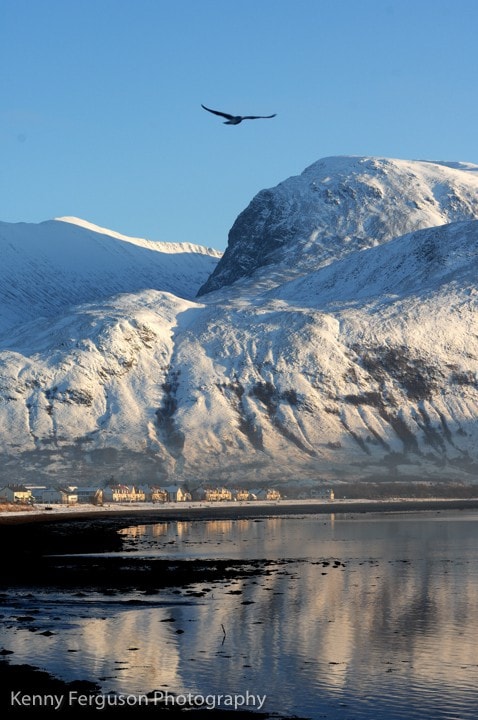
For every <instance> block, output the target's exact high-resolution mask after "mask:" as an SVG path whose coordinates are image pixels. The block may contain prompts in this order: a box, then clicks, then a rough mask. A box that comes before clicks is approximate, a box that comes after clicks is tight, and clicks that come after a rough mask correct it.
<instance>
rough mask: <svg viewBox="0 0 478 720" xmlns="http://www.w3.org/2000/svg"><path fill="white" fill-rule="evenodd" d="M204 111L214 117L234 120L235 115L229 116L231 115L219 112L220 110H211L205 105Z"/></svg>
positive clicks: (203, 106)
mask: <svg viewBox="0 0 478 720" xmlns="http://www.w3.org/2000/svg"><path fill="white" fill-rule="evenodd" d="M201 107H202V108H204V110H207V111H208V112H210V113H213V114H214V115H220V116H221V117H224V118H227V119H228V120H232V118H233V117H234V115H229V113H224V112H219V110H211V108H208V107H206V106H205V105H201Z"/></svg>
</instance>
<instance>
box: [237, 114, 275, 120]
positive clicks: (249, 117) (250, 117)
mask: <svg viewBox="0 0 478 720" xmlns="http://www.w3.org/2000/svg"><path fill="white" fill-rule="evenodd" d="M276 115H277V113H274V114H273V115H244V117H243V118H242V119H243V120H267V119H268V118H273V117H275V116H276Z"/></svg>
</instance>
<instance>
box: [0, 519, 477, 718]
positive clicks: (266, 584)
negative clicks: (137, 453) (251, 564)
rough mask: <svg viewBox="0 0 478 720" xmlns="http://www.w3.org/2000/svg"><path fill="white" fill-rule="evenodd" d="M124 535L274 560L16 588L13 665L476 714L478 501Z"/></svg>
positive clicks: (307, 707) (402, 714) (296, 702)
mask: <svg viewBox="0 0 478 720" xmlns="http://www.w3.org/2000/svg"><path fill="white" fill-rule="evenodd" d="M120 532H121V536H122V540H123V552H124V554H125V556H128V557H133V556H134V557H144V558H148V557H164V558H170V559H171V562H172V563H174V561H175V560H179V559H182V560H183V559H194V558H207V559H211V560H214V559H218V558H223V559H242V560H251V561H252V560H264V559H265V560H268V561H271V564H266V565H265V566H264V568H263V569H262V570H258V572H257V573H253V574H249V575H248V576H247V577H242V578H236V579H233V580H231V579H229V580H228V581H215V582H213V583H209V584H208V583H196V584H195V585H194V586H189V587H187V588H182V589H179V590H178V589H175V588H170V589H168V590H165V591H160V592H159V593H144V592H137V591H134V590H131V591H128V592H118V593H114V592H113V593H107V594H106V593H100V592H96V593H86V594H85V593H82V592H79V591H56V592H54V591H52V590H49V591H46V590H40V589H38V588H25V589H22V590H20V591H16V592H15V593H14V594H11V595H9V594H8V593H6V594H5V596H4V598H3V605H4V607H3V609H2V613H3V617H2V620H1V623H2V633H3V639H2V644H3V646H4V647H8V648H9V649H10V650H11V651H12V653H13V654H12V655H11V658H12V659H11V662H14V663H29V664H31V665H35V666H37V667H41V668H42V669H45V670H47V671H48V672H50V673H51V674H52V675H55V676H57V677H60V678H63V679H65V680H73V679H86V680H92V681H95V682H97V683H98V684H99V685H100V686H101V688H102V692H104V693H105V694H106V693H126V694H142V693H147V692H151V691H153V690H161V691H162V692H166V691H168V692H171V693H183V694H186V693H193V694H196V695H203V696H208V695H209V696H211V695H214V696H219V695H226V694H238V695H241V694H242V695H246V693H249V694H250V695H252V694H254V695H257V696H264V695H266V696H267V698H266V700H265V703H264V707H263V708H262V711H263V712H264V711H266V712H270V713H278V714H282V715H284V716H291V715H296V716H298V717H301V718H313V719H314V720H319V718H330V719H332V720H334V719H336V718H337V719H338V718H340V719H341V720H351V719H356V720H380V719H382V718H383V719H384V720H385V719H386V720H430V719H433V720H442V719H443V720H445V719H446V720H472V719H473V720H475V719H476V718H477V717H478V690H477V688H478V650H477V638H478V512H476V511H461V512H459V511H442V512H435V511H429V512H417V513H375V514H371V513H364V514H360V513H357V514H353V515H346V514H337V515H325V514H317V515H304V516H293V515H292V516H281V517H267V518H261V519H238V520H194V521H191V522H186V521H181V522H179V521H161V522H151V523H148V524H143V525H131V526H130V527H127V528H123V529H122V530H121V531H120ZM19 618H30V619H29V620H28V619H27V620H21V619H19ZM45 632H46V634H42V633H45ZM250 709H253V708H250Z"/></svg>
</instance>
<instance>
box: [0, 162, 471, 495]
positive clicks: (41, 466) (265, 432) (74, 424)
mask: <svg viewBox="0 0 478 720" xmlns="http://www.w3.org/2000/svg"><path fill="white" fill-rule="evenodd" d="M314 183H315V184H316V185H318V184H319V185H320V187H319V189H313V187H314ZM326 186H327V187H326ZM373 188H375V190H373ZM326 189H329V190H330V194H327V193H326V192H325V190H326ZM263 195H264V196H265V197H266V198H269V200H268V202H269V201H270V203H269V205H268V208H269V210H270V209H271V208H273V207H274V208H276V210H274V211H272V210H270V212H269V210H268V211H267V212H266V211H264V212H263V213H261V211H260V209H258V208H259V206H261V202H262V201H261V200H260V197H261V196H263ZM258 198H259V199H258ZM316 198H318V200H316ZM334 198H335V200H334ZM254 207H255V210H254ZM264 207H265V206H264ZM251 208H253V209H252V210H251ZM277 208H280V211H279V210H278V209H277ZM254 218H255V220H254ZM241 226H242V229H241ZM234 227H235V228H236V230H237V228H238V227H239V229H240V238H241V239H240V240H237V239H236V240H234V238H238V237H239V234H237V235H235V234H234V233H236V230H234V228H233V230H232V231H231V236H230V245H229V247H228V250H227V251H226V253H225V255H224V258H223V259H222V260H221V261H220V262H219V264H218V266H217V269H216V270H215V271H214V272H213V274H212V276H211V278H210V280H209V281H208V282H207V283H206V284H205V286H203V289H202V291H201V292H202V293H203V294H202V295H201V296H200V297H198V298H196V299H193V298H191V295H189V296H187V295H186V294H185V293H184V294H183V298H184V299H182V298H180V297H178V296H177V295H178V293H177V292H176V294H172V293H168V292H165V291H164V289H163V288H162V289H159V290H158V289H145V290H142V289H138V292H134V293H129V294H127V293H123V294H122V295H119V296H118V295H116V296H111V297H106V296H104V297H103V299H95V301H94V302H90V303H87V304H83V305H77V306H71V307H69V308H68V309H67V310H66V311H60V309H57V311H56V314H55V315H54V316H53V315H52V317H50V318H44V319H40V320H36V321H32V322H29V323H20V324H17V325H16V327H15V329H10V331H9V332H8V333H4V334H3V335H2V336H1V337H0V427H2V429H3V430H2V433H1V435H0V453H1V454H2V458H3V463H2V469H1V470H0V474H1V475H2V479H3V477H5V478H7V477H9V478H11V477H12V473H15V478H16V479H26V478H27V477H32V476H34V477H36V478H37V479H38V478H39V477H42V476H44V475H48V476H49V478H51V477H52V476H55V477H57V478H59V479H62V480H66V479H71V478H72V477H74V478H75V480H79V481H82V480H83V481H84V482H90V481H91V480H95V481H101V480H106V479H107V478H108V477H110V476H111V475H114V476H115V477H117V478H122V479H129V480H135V481H142V480H143V481H146V480H152V479H166V478H169V479H170V478H174V479H184V480H188V481H190V482H191V483H192V484H194V483H198V482H201V481H209V482H221V483H222V482H226V483H230V484H235V485H237V484H241V483H246V484H248V485H251V484H254V485H257V484H260V483H267V482H273V481H274V482H281V481H283V482H291V481H296V482H303V481H308V482H320V481H321V480H323V481H327V482H330V481H334V480H341V479H347V480H354V479H369V478H375V479H380V478H382V479H391V478H392V479H418V478H420V479H423V478H425V479H426V478H429V479H462V480H465V481H470V482H473V481H476V477H477V470H478V421H477V418H478V314H477V299H478V287H477V280H476V278H477V277H478V274H477V271H478V167H477V166H472V165H468V164H462V163H456V164H444V163H430V162H426V163H425V162H412V161H409V162H406V161H398V160H384V159H374V158H330V159H327V160H324V161H319V162H318V163H316V164H315V165H312V166H311V168H309V169H308V170H306V171H305V172H304V173H303V175H301V176H299V178H291V179H290V180H287V181H285V182H284V183H281V185H280V186H279V187H278V188H275V189H274V190H270V191H264V193H260V194H259V196H257V198H256V199H255V200H253V201H252V203H251V205H250V206H249V208H248V209H247V210H245V211H244V213H242V215H241V216H239V218H238V220H237V221H236V223H235V225H234ZM237 232H239V231H237ZM239 250H241V252H239ZM241 263H242V264H241ZM196 287H197V286H196ZM155 288H157V285H156V286H155ZM208 288H209V289H211V290H213V291H212V292H205V289H208ZM45 292H46V291H45Z"/></svg>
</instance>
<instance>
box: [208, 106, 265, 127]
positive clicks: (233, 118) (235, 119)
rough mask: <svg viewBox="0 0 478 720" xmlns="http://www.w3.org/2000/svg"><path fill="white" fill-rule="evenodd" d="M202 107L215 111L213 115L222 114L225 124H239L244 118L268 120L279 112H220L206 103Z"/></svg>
mask: <svg viewBox="0 0 478 720" xmlns="http://www.w3.org/2000/svg"><path fill="white" fill-rule="evenodd" d="M201 107H202V108H204V110H207V111H208V112H210V113H213V115H220V116H221V117H224V118H226V120H225V121H224V125H239V123H241V122H242V121H243V120H267V119H268V118H273V117H275V116H276V115H277V113H274V114H273V115H229V113H225V112H220V111H219V110H211V108H208V107H206V106H205V105H201Z"/></svg>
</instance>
